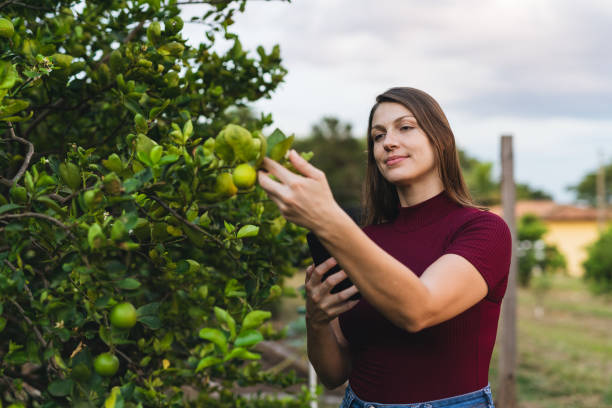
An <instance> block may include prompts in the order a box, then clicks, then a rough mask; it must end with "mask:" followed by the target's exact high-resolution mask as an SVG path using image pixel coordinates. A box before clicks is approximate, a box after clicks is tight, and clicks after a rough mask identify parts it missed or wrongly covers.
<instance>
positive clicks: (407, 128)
mask: <svg viewBox="0 0 612 408" xmlns="http://www.w3.org/2000/svg"><path fill="white" fill-rule="evenodd" d="M400 129H401V130H410V129H412V126H408V125H404V126H402V127H401V128H400Z"/></svg>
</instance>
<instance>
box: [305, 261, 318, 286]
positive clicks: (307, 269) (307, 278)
mask: <svg viewBox="0 0 612 408" xmlns="http://www.w3.org/2000/svg"><path fill="white" fill-rule="evenodd" d="M314 268H315V266H314V264H310V265H308V268H306V279H305V280H304V283H308V281H309V280H310V276H311V275H312V271H314Z"/></svg>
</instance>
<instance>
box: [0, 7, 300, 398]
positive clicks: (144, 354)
mask: <svg viewBox="0 0 612 408" xmlns="http://www.w3.org/2000/svg"><path fill="white" fill-rule="evenodd" d="M77 3H78V4H77ZM28 4H29V2H5V3H3V4H2V5H0V10H1V13H2V17H4V18H6V19H7V20H10V21H11V24H12V26H13V30H14V31H13V32H12V33H11V32H10V27H8V25H7V24H5V23H4V26H3V25H2V24H3V23H2V21H0V29H2V30H0V31H1V32H0V52H1V53H2V62H1V63H0V121H1V122H3V123H4V124H5V125H4V126H3V127H2V133H3V134H4V140H3V141H4V143H3V145H2V149H1V150H0V175H1V176H0V383H2V384H3V388H2V395H1V398H2V400H4V401H6V402H7V403H8V404H10V403H14V404H24V405H27V406H34V407H41V406H45V407H63V406H80V407H90V406H95V407H99V406H102V405H104V406H106V407H121V406H123V407H137V406H207V407H241V406H242V407H244V406H257V407H270V406H282V407H304V406H306V405H307V403H308V398H309V393H308V392H307V390H305V389H304V390H303V391H302V393H301V394H300V395H297V396H295V397H292V398H290V399H289V400H283V399H277V398H272V397H262V396H256V397H253V399H252V400H247V399H246V397H243V396H240V395H238V394H236V393H234V392H232V390H233V389H234V388H235V387H237V386H248V385H254V384H271V385H278V386H288V385H293V384H295V383H297V382H298V379H297V378H296V376H295V374H289V375H287V374H278V373H275V372H268V371H264V370H262V368H261V364H260V362H259V361H258V359H259V358H260V355H259V354H258V353H257V352H256V351H255V350H254V347H255V346H256V345H257V344H258V343H259V342H260V341H262V340H269V339H275V338H277V337H278V336H279V333H277V332H275V331H274V330H273V329H272V328H271V326H270V325H269V324H267V323H265V321H266V319H268V318H269V312H268V311H266V310H265V309H266V308H269V307H270V305H271V303H272V302H274V301H276V300H278V293H277V292H278V288H279V286H278V285H280V284H282V280H283V277H285V276H290V275H291V274H292V273H293V272H294V270H295V269H296V267H297V266H298V265H300V263H301V261H302V259H303V258H304V255H305V248H304V247H305V246H304V232H305V231H304V230H303V229H302V228H298V227H297V226H295V225H293V224H290V223H285V222H284V219H283V218H282V217H281V216H280V215H279V213H278V211H277V208H276V206H275V205H274V204H273V203H272V202H271V201H270V200H269V199H268V198H267V196H266V194H265V193H264V192H263V190H261V189H260V188H258V187H256V186H252V187H250V188H244V189H241V190H235V189H234V190H231V191H230V193H227V191H225V193H224V194H219V193H218V192H217V191H216V186H217V180H218V178H219V177H221V176H223V175H225V176H223V177H225V178H227V176H229V180H230V181H231V172H232V170H233V168H234V167H236V166H239V165H241V164H245V163H248V164H249V165H250V166H253V167H254V168H257V167H258V166H259V165H260V164H261V160H263V156H264V155H265V154H266V153H267V152H268V146H271V148H272V149H273V150H274V154H277V155H279V156H280V157H282V156H284V153H285V152H286V150H287V148H289V146H290V145H291V141H292V137H287V136H285V135H284V134H283V133H282V132H281V131H280V130H277V131H275V132H274V133H273V135H270V136H269V137H268V138H266V137H264V136H263V135H262V134H261V132H260V131H259V130H260V129H261V128H262V127H263V126H264V125H266V124H269V122H270V117H269V116H262V118H261V120H258V121H256V122H253V121H251V122H249V124H248V126H249V128H248V129H244V128H242V127H240V126H238V125H239V123H238V124H234V125H233V126H234V127H232V128H230V130H231V131H230V132H229V133H228V132H227V131H228V127H226V125H227V124H228V123H230V122H233V123H236V122H235V121H234V117H233V116H231V113H229V114H228V113H226V111H228V108H229V107H232V110H230V112H233V111H235V110H236V109H238V108H239V107H240V106H242V105H244V104H245V103H247V102H248V101H254V100H257V99H259V98H261V97H267V96H269V95H270V93H271V92H272V91H273V90H274V88H275V87H276V86H277V85H278V84H279V83H280V82H281V81H282V79H283V76H284V74H285V72H286V71H285V69H284V68H283V67H282V66H281V65H280V55H279V50H278V47H274V48H273V49H272V50H271V51H270V52H266V51H265V50H264V49H263V48H261V47H259V48H258V49H257V54H256V57H252V56H251V54H250V53H249V52H247V51H245V50H243V49H242V46H241V44H240V41H239V39H238V37H237V36H236V35H234V34H232V33H231V32H230V31H229V28H230V26H231V24H232V21H233V15H234V14H235V13H236V12H238V11H239V10H241V9H242V8H244V6H245V2H244V1H239V2H231V1H230V2H222V3H215V4H214V5H210V6H209V8H208V9H207V10H208V11H207V12H206V14H205V15H204V16H203V17H201V18H199V19H198V21H199V22H204V23H205V24H206V26H207V27H208V29H207V30H208V31H207V32H206V37H205V38H204V39H203V41H204V42H203V43H201V44H199V45H198V46H196V47H191V46H188V45H187V44H186V43H185V40H184V38H183V37H182V35H181V29H182V27H183V22H182V20H181V19H180V18H179V17H178V14H179V11H180V10H179V9H178V7H177V6H176V2H175V1H174V0H136V1H124V0H113V1H94V0H89V1H81V2H77V1H68V0H63V1H61V0H59V1H51V0H43V1H39V2H36V6H29V5H28ZM77 5H78V6H77ZM72 6H75V7H72ZM220 35H221V36H224V37H225V38H226V39H229V40H231V41H233V43H234V45H233V47H232V48H230V50H228V52H227V53H226V54H223V55H219V54H218V53H217V52H216V51H214V49H213V45H214V42H215V38H216V37H217V36H220ZM237 107H238V108H237ZM222 131H223V132H225V133H223V132H222ZM221 134H223V135H224V136H223V140H224V143H225V146H223V147H219V148H217V146H216V141H217V140H220V136H219V135H221ZM222 144H223V143H221V144H220V146H221V145H222ZM285 165H286V166H287V167H290V165H289V164H287V163H285ZM246 185H247V183H244V186H245V187H246ZM126 302H127V303H128V304H131V305H133V306H134V307H135V308H136V323H135V324H134V322H133V320H134V315H133V310H132V309H131V308H130V310H128V311H127V312H129V313H128V315H127V317H125V316H124V318H125V319H124V320H126V322H124V323H118V322H119V320H120V319H119V320H118V316H116V315H114V314H113V312H112V311H113V310H115V313H118V312H117V311H118V310H120V309H114V308H115V306H117V305H120V304H125V303H126ZM111 323H112V324H111ZM107 353H108V354H107ZM101 355H102V356H104V357H103V358H100V356H101ZM116 361H118V362H119V364H118V368H117V369H116V372H115V362H116ZM96 362H97V363H96ZM103 363H105V364H103ZM102 366H106V367H105V368H106V369H104V368H101V367H102ZM96 367H97V368H96ZM101 373H102V374H103V375H101ZM26 384H27V387H25V385H26ZM5 385H7V386H8V387H4V386H5ZM23 389H29V390H35V391H37V392H34V393H29V392H24V391H23ZM186 389H188V390H190V391H191V392H190V393H189V396H187V395H186V393H185V390H186Z"/></svg>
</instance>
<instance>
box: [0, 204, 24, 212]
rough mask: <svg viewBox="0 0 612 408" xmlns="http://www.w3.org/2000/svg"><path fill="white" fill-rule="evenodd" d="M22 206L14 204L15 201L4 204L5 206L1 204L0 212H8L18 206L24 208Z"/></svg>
mask: <svg viewBox="0 0 612 408" xmlns="http://www.w3.org/2000/svg"><path fill="white" fill-rule="evenodd" d="M22 207H23V206H21V205H19V204H13V203H9V204H4V205H3V206H0V214H3V213H5V212H8V211H12V210H15V209H17V208H22Z"/></svg>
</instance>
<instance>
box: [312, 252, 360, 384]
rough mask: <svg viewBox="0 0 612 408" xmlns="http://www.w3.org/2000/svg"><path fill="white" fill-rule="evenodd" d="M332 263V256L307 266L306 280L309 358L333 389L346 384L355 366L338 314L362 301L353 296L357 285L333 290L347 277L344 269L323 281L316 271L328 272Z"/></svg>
mask: <svg viewBox="0 0 612 408" xmlns="http://www.w3.org/2000/svg"><path fill="white" fill-rule="evenodd" d="M332 265H333V262H332V260H331V259H328V260H326V261H325V262H323V263H322V264H320V265H318V266H317V267H316V268H315V266H314V265H311V266H310V267H308V268H307V269H306V281H305V289H306V330H307V348H308V358H309V360H310V362H311V363H312V366H313V367H314V369H315V371H316V372H317V375H318V376H319V379H320V380H321V382H322V383H323V385H325V386H326V387H327V388H329V389H333V388H336V387H338V386H340V385H342V384H344V382H345V381H346V380H347V378H348V375H349V373H350V370H351V362H350V356H349V353H348V343H347V341H346V339H345V338H344V336H343V335H342V331H341V330H340V324H339V323H338V317H337V316H338V315H339V314H340V313H343V312H346V311H347V310H349V309H351V308H353V307H354V306H355V305H356V304H357V303H358V301H357V300H353V301H351V300H349V298H350V297H351V296H353V295H354V294H355V293H357V288H356V287H355V286H350V287H348V288H346V289H344V290H343V291H340V292H338V293H334V294H332V293H331V292H330V286H331V287H333V286H335V285H336V284H338V283H340V282H341V281H342V280H344V279H345V278H346V273H345V272H344V271H338V272H336V273H334V274H332V275H331V276H329V277H328V278H327V279H326V280H325V282H321V280H320V279H319V278H318V273H317V274H313V273H314V271H318V270H321V271H323V273H325V272H327V271H328V270H329V269H330V268H331V266H332ZM328 281H329V282H328ZM326 282H328V283H326Z"/></svg>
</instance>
